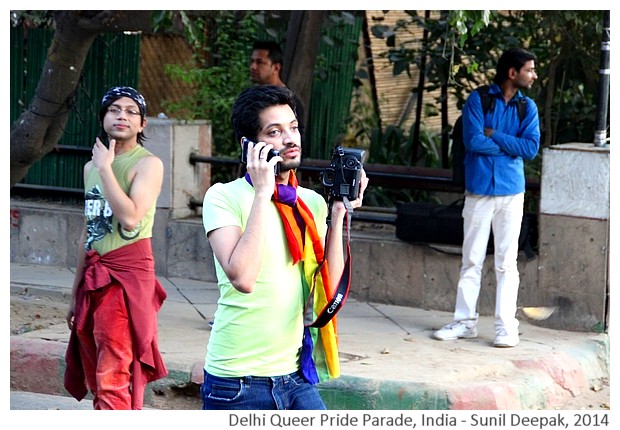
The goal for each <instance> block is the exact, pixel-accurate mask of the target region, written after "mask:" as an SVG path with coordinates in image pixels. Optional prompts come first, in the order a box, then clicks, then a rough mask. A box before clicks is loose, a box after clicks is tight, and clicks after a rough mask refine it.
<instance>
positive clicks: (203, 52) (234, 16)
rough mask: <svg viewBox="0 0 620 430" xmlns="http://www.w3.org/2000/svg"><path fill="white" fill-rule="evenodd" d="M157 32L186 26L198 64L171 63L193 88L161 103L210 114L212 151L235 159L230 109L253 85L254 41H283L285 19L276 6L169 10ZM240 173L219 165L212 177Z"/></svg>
mask: <svg viewBox="0 0 620 430" xmlns="http://www.w3.org/2000/svg"><path fill="white" fill-rule="evenodd" d="M153 22H154V28H155V29H156V30H157V31H170V29H172V28H176V29H180V30H181V31H183V33H184V35H185V37H186V38H187V40H188V42H189V44H190V46H191V47H192V49H193V51H194V61H193V63H194V64H193V65H190V66H187V65H181V64H168V65H166V66H165V71H166V73H167V74H168V75H169V76H171V77H172V78H173V79H176V80H178V81H179V82H183V83H185V84H188V85H189V86H190V87H191V88H193V91H192V92H191V94H190V95H188V96H186V97H185V98H183V99H182V100H180V101H177V102H171V101H164V102H163V103H162V104H163V105H164V107H165V108H166V110H167V112H168V113H169V115H170V116H173V117H176V118H179V119H183V120H192V119H207V120H209V121H210V122H211V125H212V138H213V154H214V155H215V156H219V157H229V158H236V157H238V156H239V144H238V142H236V141H235V139H234V132H233V129H232V124H231V121H230V112H231V110H232V106H233V104H234V101H235V99H236V97H237V96H238V95H239V93H240V92H241V91H242V90H243V89H245V88H247V87H248V86H250V85H251V82H250V80H249V59H250V56H251V53H252V52H251V51H252V44H253V42H254V41H255V40H257V39H261V38H272V39H274V40H278V35H280V34H281V33H282V31H277V30H276V29H275V27H279V28H282V27H283V25H284V24H285V21H284V20H283V17H282V16H280V14H279V13H278V12H277V11H274V12H263V11H226V10H215V11H196V12H195V13H194V14H192V15H190V14H189V12H188V11H175V12H171V11H164V12H161V13H154V14H153ZM235 176H236V174H235V173H234V172H232V173H231V171H230V168H229V167H226V166H221V165H217V164H214V165H213V166H212V179H213V181H214V182H217V181H228V180H230V179H233V178H234V177H235Z"/></svg>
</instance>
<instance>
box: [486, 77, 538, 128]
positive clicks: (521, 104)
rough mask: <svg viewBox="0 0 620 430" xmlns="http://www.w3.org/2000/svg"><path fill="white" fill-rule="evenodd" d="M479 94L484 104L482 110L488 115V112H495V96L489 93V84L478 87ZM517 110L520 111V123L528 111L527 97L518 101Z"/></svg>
mask: <svg viewBox="0 0 620 430" xmlns="http://www.w3.org/2000/svg"><path fill="white" fill-rule="evenodd" d="M476 91H478V94H479V95H480V103H481V104H482V112H483V113H484V114H485V115H486V113H487V112H489V111H490V112H493V110H494V109H495V97H492V96H490V95H489V86H488V85H482V86H480V87H478V88H476ZM517 111H518V112H519V125H520V124H521V123H522V122H523V120H524V119H525V113H526V111H527V99H526V98H525V97H521V98H520V99H519V100H518V101H517Z"/></svg>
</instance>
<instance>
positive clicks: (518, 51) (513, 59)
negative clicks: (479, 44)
mask: <svg viewBox="0 0 620 430" xmlns="http://www.w3.org/2000/svg"><path fill="white" fill-rule="evenodd" d="M531 60H534V61H536V55H534V54H532V53H531V52H529V51H526V50H525V49H523V48H511V49H509V50H507V51H505V52H504V53H503V54H502V56H501V57H499V61H498V62H497V69H496V72H495V77H494V78H493V82H495V83H496V84H497V85H501V84H503V83H504V82H505V81H506V80H507V79H508V71H509V70H510V69H512V68H513V67H514V68H515V69H516V70H517V72H518V71H519V70H521V67H523V66H524V65H525V63H527V62H528V61H531Z"/></svg>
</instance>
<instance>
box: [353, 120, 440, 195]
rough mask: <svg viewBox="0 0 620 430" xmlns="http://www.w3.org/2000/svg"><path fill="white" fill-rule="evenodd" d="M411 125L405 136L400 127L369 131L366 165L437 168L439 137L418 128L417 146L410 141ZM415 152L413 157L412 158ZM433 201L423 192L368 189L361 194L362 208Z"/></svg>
mask: <svg viewBox="0 0 620 430" xmlns="http://www.w3.org/2000/svg"><path fill="white" fill-rule="evenodd" d="M413 134H414V133H413V126H412V127H411V129H410V130H409V132H408V133H405V132H404V131H403V130H402V128H401V127H398V126H395V125H389V126H387V127H385V130H383V131H382V130H381V129H380V128H374V129H373V130H372V132H371V139H370V150H369V156H368V162H369V163H376V164H387V165H392V166H411V165H412V164H411V160H412V159H414V160H415V161H414V164H413V165H414V166H425V167H440V164H441V163H440V157H439V153H440V151H439V148H440V147H441V136H440V135H438V134H436V133H432V132H431V131H429V130H428V129H427V128H426V127H422V129H421V132H420V141H419V144H416V142H414V140H413ZM414 151H415V157H412V154H413V152H414ZM431 199H433V197H432V195H431V194H429V193H428V192H426V191H421V190H413V189H392V188H384V187H370V188H369V189H368V190H367V191H366V194H365V195H364V204H365V205H366V206H380V207H392V206H394V204H395V202H411V201H425V200H431Z"/></svg>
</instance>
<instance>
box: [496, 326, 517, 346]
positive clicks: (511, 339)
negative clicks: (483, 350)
mask: <svg viewBox="0 0 620 430" xmlns="http://www.w3.org/2000/svg"><path fill="white" fill-rule="evenodd" d="M518 344H519V333H515V334H508V332H507V331H506V329H505V328H503V327H502V328H499V329H497V331H496V334H495V340H494V341H493V346H495V347H497V348H512V347H514V346H517V345H518Z"/></svg>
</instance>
